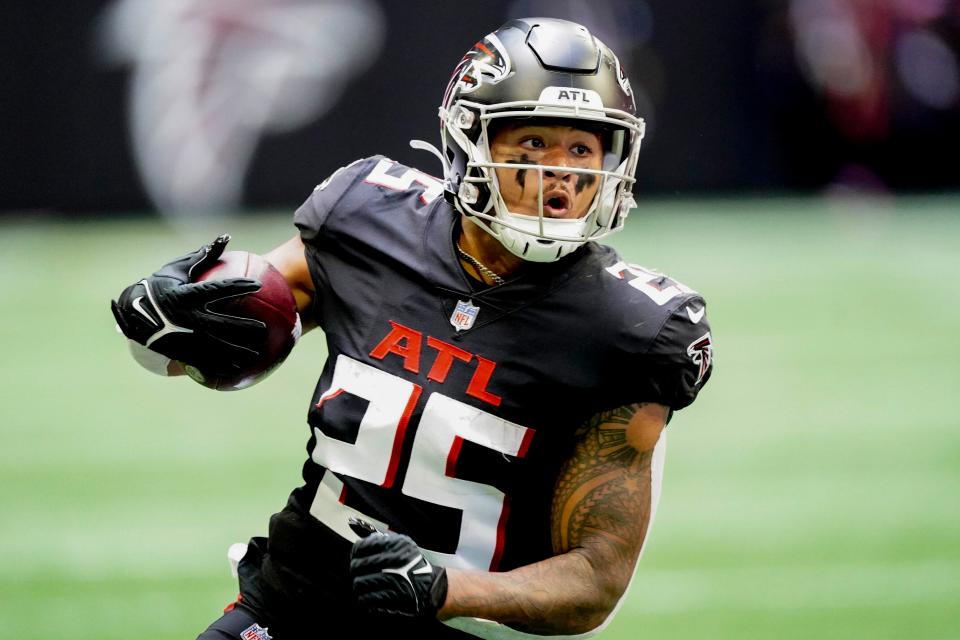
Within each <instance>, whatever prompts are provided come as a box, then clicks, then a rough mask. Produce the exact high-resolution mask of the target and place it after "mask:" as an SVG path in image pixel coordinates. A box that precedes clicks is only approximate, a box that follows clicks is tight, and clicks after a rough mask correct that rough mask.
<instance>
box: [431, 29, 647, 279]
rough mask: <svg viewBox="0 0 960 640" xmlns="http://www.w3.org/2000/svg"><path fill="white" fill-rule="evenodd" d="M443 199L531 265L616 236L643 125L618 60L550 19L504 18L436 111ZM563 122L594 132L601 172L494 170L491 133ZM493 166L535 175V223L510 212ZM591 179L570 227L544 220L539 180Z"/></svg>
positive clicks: (628, 201)
mask: <svg viewBox="0 0 960 640" xmlns="http://www.w3.org/2000/svg"><path fill="white" fill-rule="evenodd" d="M439 114H440V121H441V129H440V131H441V134H440V136H441V146H442V156H443V157H442V161H443V165H444V179H445V191H446V197H447V200H449V201H450V202H451V203H452V204H453V205H454V206H455V207H456V208H457V210H459V211H460V212H462V213H464V214H466V215H468V216H471V217H472V219H473V220H474V221H475V222H476V223H477V224H478V225H479V226H480V227H481V228H482V229H484V230H485V231H486V232H487V233H489V234H490V235H492V236H493V237H495V238H497V240H499V241H500V243H501V244H502V245H503V246H504V247H505V248H506V249H508V250H509V251H510V252H511V253H513V254H515V255H517V256H520V257H521V258H523V259H525V260H530V261H533V262H552V261H555V260H559V259H560V258H562V257H563V256H565V255H567V254H568V253H570V252H571V251H574V250H575V249H577V248H578V247H580V246H581V245H583V243H585V242H587V241H589V240H596V239H599V238H603V237H605V236H608V235H610V234H612V233H615V232H617V231H619V230H620V229H622V228H623V223H624V220H625V219H626V217H627V214H628V213H629V212H630V209H631V208H633V207H634V206H635V204H636V203H635V202H634V200H633V194H632V189H633V184H634V182H635V178H634V173H635V172H636V167H637V156H638V154H639V151H640V141H641V140H642V139H643V134H644V122H643V120H642V119H641V118H639V117H637V115H636V106H635V104H634V99H633V91H632V89H631V88H630V82H629V80H628V79H627V77H626V75H625V74H624V72H623V68H622V67H621V66H620V61H619V60H618V59H617V56H616V55H615V54H614V53H613V52H612V51H611V50H610V49H609V48H608V47H607V46H606V45H605V44H603V43H602V42H601V41H600V40H598V39H597V38H595V37H594V36H593V35H591V34H590V32H589V31H588V30H587V29H586V28H585V27H583V26H581V25H579V24H576V23H574V22H568V21H566V20H558V19H555V18H524V19H521V20H511V21H510V22H508V23H506V24H505V25H503V26H502V27H500V28H499V29H497V30H496V31H494V32H493V33H491V34H489V35H487V36H486V37H485V38H483V39H482V40H481V41H479V42H477V43H476V44H475V45H473V47H472V48H471V49H470V50H469V51H468V52H467V53H466V55H465V56H464V57H463V59H462V60H461V61H460V63H459V64H458V65H457V67H456V68H455V69H454V72H453V76H452V77H451V79H450V82H449V84H448V85H447V89H446V92H445V94H444V97H443V104H442V105H441V106H440V110H439ZM520 118H522V119H525V121H529V122H531V123H533V124H535V123H536V121H537V119H545V122H547V123H556V122H558V121H559V122H561V123H563V124H566V125H568V126H572V127H575V128H583V129H589V130H591V131H595V130H597V129H598V128H599V130H600V131H601V132H602V139H603V144H604V155H603V162H602V166H601V168H600V169H599V170H592V169H574V168H571V167H554V166H550V165H538V164H517V163H515V162H512V163H509V164H507V163H496V162H493V158H492V156H491V151H490V138H491V137H492V133H491V125H494V126H493V129H496V124H499V123H503V122H506V121H508V119H509V120H510V121H512V120H516V119H520ZM497 168H510V169H527V170H528V171H529V175H531V176H538V185H539V190H540V193H539V203H540V206H539V215H524V214H519V213H514V212H511V211H510V210H509V209H508V207H507V204H506V202H505V201H504V198H503V196H502V195H501V193H500V188H499V185H498V182H497V174H496V169H497ZM545 171H546V172H554V171H567V172H572V173H578V174H592V175H593V176H595V179H599V180H600V185H599V188H598V190H597V193H596V195H595V196H594V198H593V201H592V203H591V204H590V206H589V208H588V210H587V212H586V214H585V215H584V216H583V217H581V218H578V219H557V218H551V217H549V216H546V215H544V212H543V189H544V185H543V180H544V172H545Z"/></svg>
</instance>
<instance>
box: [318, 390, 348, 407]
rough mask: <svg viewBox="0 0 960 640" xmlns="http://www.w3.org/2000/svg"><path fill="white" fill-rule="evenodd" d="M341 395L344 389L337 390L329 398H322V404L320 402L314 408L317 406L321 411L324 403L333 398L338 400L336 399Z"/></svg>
mask: <svg viewBox="0 0 960 640" xmlns="http://www.w3.org/2000/svg"><path fill="white" fill-rule="evenodd" d="M341 393H343V389H337V390H336V391H334V392H333V393H331V394H330V395H328V396H323V397H322V398H320V402H318V403H317V404H315V405H314V406H315V407H316V408H317V409H319V408H320V407H322V406H323V403H324V402H326V401H327V400H332V399H333V398H336V397H337V396H338V395H340V394H341Z"/></svg>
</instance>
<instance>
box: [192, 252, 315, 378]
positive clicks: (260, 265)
mask: <svg viewBox="0 0 960 640" xmlns="http://www.w3.org/2000/svg"><path fill="white" fill-rule="evenodd" d="M223 278H256V279H257V280H259V281H260V282H261V284H262V286H261V287H260V289H259V290H258V291H254V292H253V293H248V294H246V295H242V296H238V297H236V298H230V299H228V300H222V301H219V302H217V303H215V304H212V305H210V310H211V311H216V312H218V313H226V314H230V315H235V316H242V317H245V318H253V319H255V320H260V321H261V322H263V323H264V324H266V325H267V341H266V348H265V349H264V351H263V353H261V354H260V357H259V358H258V359H257V361H256V362H255V363H253V364H252V365H251V366H250V367H249V368H247V369H246V370H241V371H238V372H237V373H236V374H231V375H229V376H223V375H210V374H207V373H204V372H203V371H200V370H199V369H197V368H196V367H192V366H189V365H186V366H184V370H185V371H186V373H187V375H188V376H190V377H191V378H193V379H194V380H195V381H196V382H199V383H200V384H202V385H203V386H205V387H209V388H211V389H216V390H218V391H235V390H238V389H245V388H247V387H250V386H252V385H254V384H256V383H257V382H260V381H261V380H263V379H264V378H266V377H267V376H268V375H270V373H271V372H272V371H274V370H275V369H276V368H277V367H278V366H280V364H281V363H282V362H283V361H284V359H285V358H286V357H287V356H288V355H289V354H290V351H291V349H293V346H294V344H296V342H297V340H298V339H299V338H300V331H301V327H300V316H299V314H298V313H297V304H296V301H295V300H294V298H293V292H292V291H290V287H289V286H288V285H287V281H286V280H284V278H283V275H282V274H281V273H280V272H279V271H277V269H276V268H275V267H274V266H273V265H272V264H270V263H269V262H267V261H266V260H265V259H264V258H263V257H262V256H259V255H257V254H255V253H250V252H248V251H227V252H225V253H224V254H223V255H222V256H220V259H219V260H218V261H217V262H216V263H215V264H214V265H213V266H212V267H210V268H209V269H207V270H206V271H204V272H203V273H201V274H199V275H198V276H197V277H196V278H195V280H196V281H197V282H201V281H203V280H218V279H223Z"/></svg>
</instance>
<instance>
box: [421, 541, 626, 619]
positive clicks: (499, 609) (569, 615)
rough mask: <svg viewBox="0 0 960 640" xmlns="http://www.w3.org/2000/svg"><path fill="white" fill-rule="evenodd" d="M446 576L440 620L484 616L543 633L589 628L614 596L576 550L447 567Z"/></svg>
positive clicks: (605, 611)
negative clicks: (478, 568) (518, 562)
mask: <svg viewBox="0 0 960 640" xmlns="http://www.w3.org/2000/svg"><path fill="white" fill-rule="evenodd" d="M447 575H448V578H449V591H448V593H447V600H446V603H445V604H444V606H443V608H442V609H441V610H440V613H439V617H440V618H441V619H448V618H454V617H460V616H468V617H474V618H484V619H486V620H493V621H495V622H501V623H504V624H507V625H509V626H511V627H514V628H516V629H519V630H521V631H527V632H530V633H538V634H544V635H556V634H576V633H584V632H587V631H590V630H592V629H595V628H596V627H597V626H599V625H600V624H601V623H602V622H603V621H604V620H605V619H606V618H607V616H608V615H609V614H610V612H611V611H612V610H613V607H614V606H615V605H616V603H617V599H618V598H619V596H620V593H619V592H618V591H617V589H616V587H614V586H613V585H610V584H608V583H607V581H606V580H605V578H604V576H603V575H602V574H600V573H598V572H597V571H595V570H594V568H593V567H592V566H591V563H590V560H589V559H588V557H587V555H586V553H585V552H583V551H582V550H580V549H575V550H573V551H570V552H569V553H564V554H561V555H558V556H554V557H552V558H548V559H546V560H543V561H541V562H537V563H534V564H531V565H527V566H524V567H520V568H517V569H514V570H513V571H506V572H503V573H484V572H474V571H457V570H454V569H448V571H447Z"/></svg>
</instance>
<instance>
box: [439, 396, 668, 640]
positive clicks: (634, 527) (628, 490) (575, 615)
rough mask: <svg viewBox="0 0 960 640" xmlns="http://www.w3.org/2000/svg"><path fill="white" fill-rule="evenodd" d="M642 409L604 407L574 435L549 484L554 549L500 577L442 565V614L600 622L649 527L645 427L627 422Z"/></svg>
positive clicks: (554, 623) (518, 623)
mask: <svg viewBox="0 0 960 640" xmlns="http://www.w3.org/2000/svg"><path fill="white" fill-rule="evenodd" d="M643 407H644V405H642V404H635V405H630V406H626V407H621V408H619V409H614V410H611V411H606V412H603V413H601V414H598V415H596V416H594V417H593V418H591V419H590V420H588V421H587V422H586V423H585V424H583V425H582V426H581V427H580V428H579V429H578V430H577V431H576V446H575V448H574V451H573V454H572V455H571V456H570V458H569V459H568V460H567V462H566V463H565V464H564V465H563V467H562V469H561V470H560V475H559V478H558V480H557V484H556V487H555V489H554V497H553V503H552V510H551V530H552V535H553V552H554V554H555V555H553V556H552V557H550V558H547V559H545V560H541V561H540V562H536V563H533V564H529V565H525V566H522V567H517V568H516V569H513V570H511V571H508V572H505V573H487V572H461V571H457V570H450V571H449V572H448V575H450V576H452V578H451V583H450V584H451V589H450V592H449V593H448V595H447V602H446V604H445V605H444V607H443V610H442V611H441V617H442V618H444V619H446V618H449V617H456V616H474V617H479V618H486V619H488V620H496V621H498V622H503V623H506V624H509V625H510V626H512V627H514V628H517V629H521V630H523V631H527V632H530V633H539V634H557V633H564V634H567V633H583V632H586V631H589V630H592V629H595V628H596V627H597V626H598V625H599V624H601V623H602V622H603V621H604V619H606V617H607V615H609V612H610V611H611V610H612V609H613V606H614V605H615V604H616V602H617V600H618V599H619V598H620V596H621V595H622V594H623V590H624V589H626V587H627V584H628V583H629V581H630V577H631V576H632V574H633V569H634V565H635V563H636V560H637V556H638V554H639V553H640V547H641V545H642V544H643V539H644V536H645V535H646V532H647V527H648V526H649V523H650V509H651V499H652V489H651V484H652V479H651V473H652V469H651V462H652V459H653V450H652V446H651V445H650V444H649V441H650V434H649V432H648V433H644V431H645V430H646V431H648V429H645V427H644V426H643V425H646V426H649V425H650V424H651V423H650V422H649V420H647V419H646V418H644V419H641V420H638V421H637V423H636V424H631V423H632V422H633V421H634V418H635V416H636V414H637V413H638V412H639V411H641V410H642V409H643ZM660 426H661V427H662V424H661V425H660ZM657 435H659V434H657ZM654 441H655V440H654ZM645 442H646V443H647V444H644V443H645Z"/></svg>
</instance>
